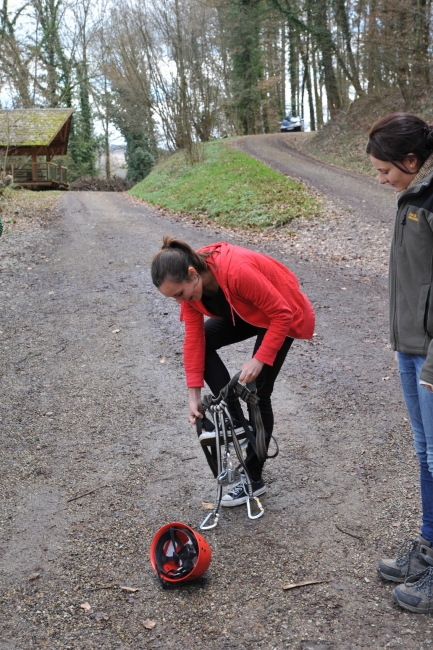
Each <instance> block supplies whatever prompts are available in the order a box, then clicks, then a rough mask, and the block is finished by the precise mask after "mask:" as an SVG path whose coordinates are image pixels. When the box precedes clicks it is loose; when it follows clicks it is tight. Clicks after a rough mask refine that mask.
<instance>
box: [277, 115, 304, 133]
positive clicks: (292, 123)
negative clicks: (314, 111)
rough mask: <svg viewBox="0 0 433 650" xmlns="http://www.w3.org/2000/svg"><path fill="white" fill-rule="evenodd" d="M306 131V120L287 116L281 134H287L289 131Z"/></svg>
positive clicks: (282, 123) (281, 127)
mask: <svg viewBox="0 0 433 650" xmlns="http://www.w3.org/2000/svg"><path fill="white" fill-rule="evenodd" d="M303 130H304V120H303V119H302V117H297V116H295V115H287V116H286V117H285V118H284V120H283V121H282V122H281V124H280V131H281V133H287V132H288V131H303Z"/></svg>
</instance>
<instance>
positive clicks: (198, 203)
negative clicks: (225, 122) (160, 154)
mask: <svg viewBox="0 0 433 650" xmlns="http://www.w3.org/2000/svg"><path fill="white" fill-rule="evenodd" d="M130 193H131V194H132V195H133V196H137V197H139V198H141V199H145V200H146V201H149V203H152V204H153V205H157V206H159V207H163V208H167V209H169V210H171V211H174V212H184V213H185V212H186V213H188V214H190V215H191V216H193V217H200V218H207V219H212V220H214V221H216V222H218V223H219V224H221V225H224V226H229V227H234V228H252V229H260V228H265V227H270V226H273V227H279V226H282V225H284V224H287V223H290V221H292V220H293V219H294V218H296V217H307V218H308V217H312V216H314V215H315V214H317V213H318V212H319V210H320V207H321V206H320V203H319V201H318V199H317V198H316V197H314V196H313V195H312V194H311V192H310V191H309V190H307V189H306V187H305V186H304V185H302V184H301V183H299V182H297V181H294V180H291V179H288V178H287V177H286V176H284V175H283V174H280V173H279V172H276V171H274V170H273V169H270V168H269V167H267V166H266V165H264V164H263V163H261V162H259V161H257V160H254V159H253V158H251V157H250V156H248V155H246V154H244V153H243V152H241V151H237V150H236V149H234V148H232V147H230V146H229V145H228V144H227V143H226V142H221V141H220V142H212V143H208V144H207V145H205V147H204V161H203V162H201V163H197V164H195V165H194V166H190V165H188V164H187V162H186V160H185V156H184V155H183V154H182V153H181V152H179V153H176V154H174V155H173V156H171V157H170V158H167V159H166V160H164V161H162V162H161V163H159V164H158V165H157V166H156V167H155V168H154V169H153V171H152V172H151V173H150V174H149V176H147V177H146V178H145V179H144V180H143V181H141V183H139V184H138V185H135V187H133V188H132V190H131V191H130Z"/></svg>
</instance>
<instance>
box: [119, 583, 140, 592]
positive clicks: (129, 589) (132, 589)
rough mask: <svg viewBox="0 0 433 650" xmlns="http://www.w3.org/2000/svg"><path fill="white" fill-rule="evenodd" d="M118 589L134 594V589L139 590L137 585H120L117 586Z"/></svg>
mask: <svg viewBox="0 0 433 650" xmlns="http://www.w3.org/2000/svg"><path fill="white" fill-rule="evenodd" d="M119 589H121V590H122V591H127V592H128V594H135V592H136V591H140V588H139V587H122V586H121V585H120V586H119Z"/></svg>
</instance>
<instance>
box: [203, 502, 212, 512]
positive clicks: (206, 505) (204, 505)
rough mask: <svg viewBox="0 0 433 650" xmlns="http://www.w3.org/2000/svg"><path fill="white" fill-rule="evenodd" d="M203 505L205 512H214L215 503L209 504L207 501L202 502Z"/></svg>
mask: <svg viewBox="0 0 433 650" xmlns="http://www.w3.org/2000/svg"><path fill="white" fill-rule="evenodd" d="M201 505H202V506H203V508H204V509H205V510H213V509H214V504H213V503H207V502H206V501H202V502H201Z"/></svg>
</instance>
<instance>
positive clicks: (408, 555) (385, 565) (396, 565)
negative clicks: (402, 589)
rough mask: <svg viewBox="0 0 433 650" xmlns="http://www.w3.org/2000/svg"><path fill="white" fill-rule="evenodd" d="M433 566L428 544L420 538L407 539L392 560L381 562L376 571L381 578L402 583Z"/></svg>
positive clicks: (432, 553) (432, 551) (431, 550)
mask: <svg viewBox="0 0 433 650" xmlns="http://www.w3.org/2000/svg"><path fill="white" fill-rule="evenodd" d="M432 565H433V549H432V548H431V544H430V542H428V541H427V540H426V539H424V538H423V537H421V535H420V536H419V537H417V538H416V539H407V540H405V541H404V542H403V544H402V545H401V546H400V548H399V549H398V551H397V556H396V557H395V558H394V559H389V560H381V561H380V562H379V566H378V567H377V570H378V571H379V573H380V575H381V576H382V578H385V580H391V581H392V582H404V581H405V580H406V578H409V577H410V576H412V575H415V574H417V573H420V572H421V571H424V570H425V569H426V568H428V567H429V566H432Z"/></svg>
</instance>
